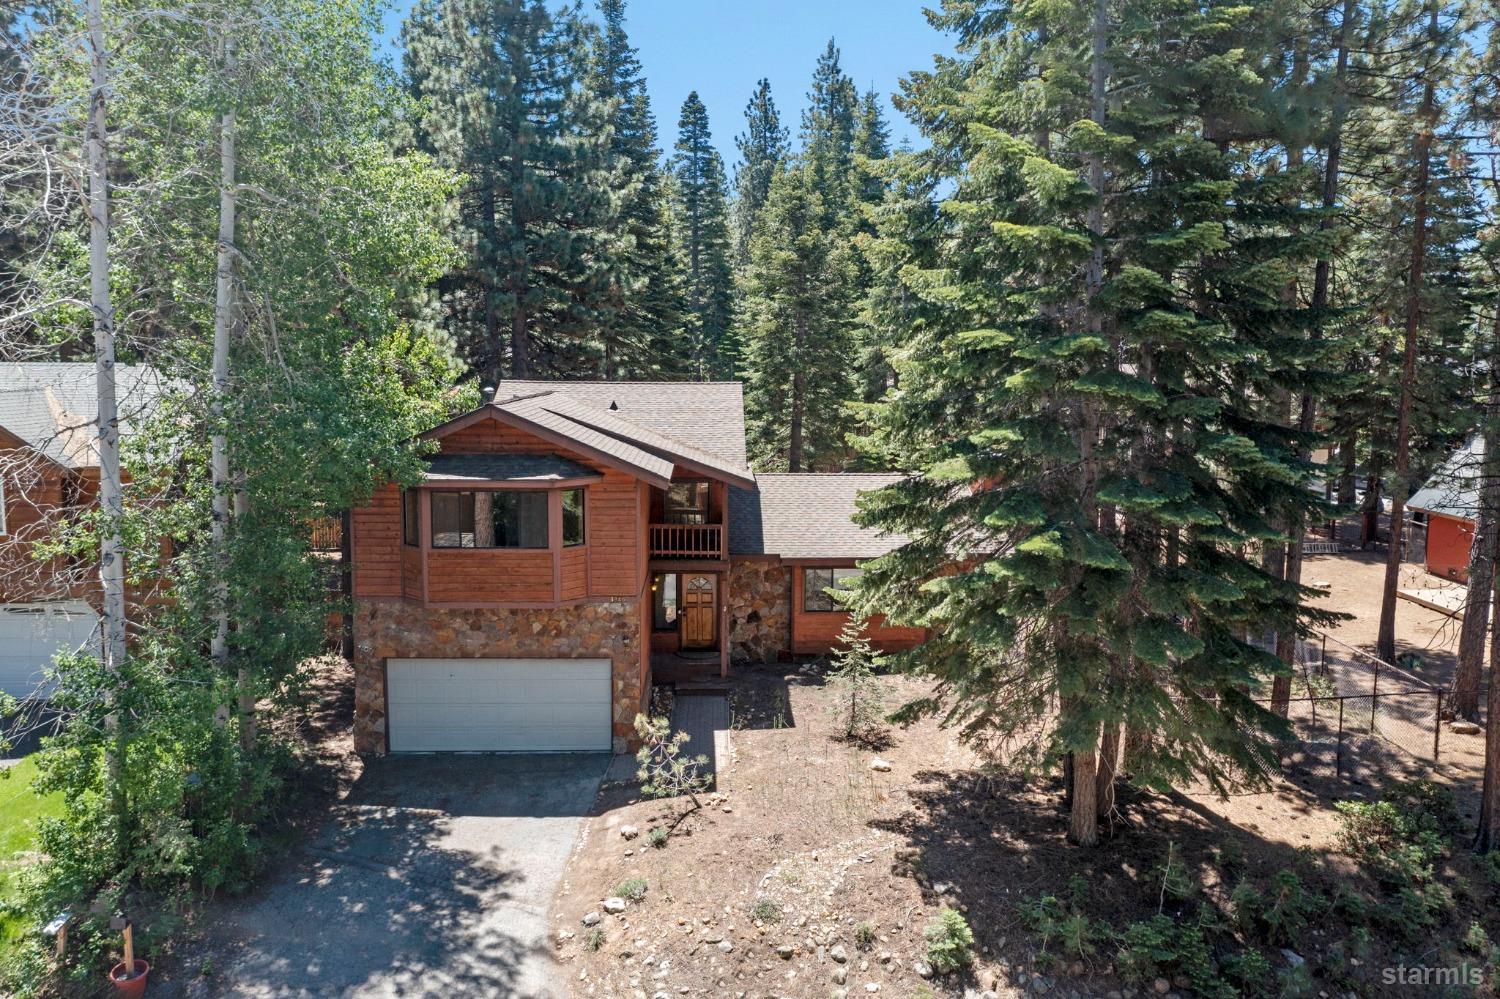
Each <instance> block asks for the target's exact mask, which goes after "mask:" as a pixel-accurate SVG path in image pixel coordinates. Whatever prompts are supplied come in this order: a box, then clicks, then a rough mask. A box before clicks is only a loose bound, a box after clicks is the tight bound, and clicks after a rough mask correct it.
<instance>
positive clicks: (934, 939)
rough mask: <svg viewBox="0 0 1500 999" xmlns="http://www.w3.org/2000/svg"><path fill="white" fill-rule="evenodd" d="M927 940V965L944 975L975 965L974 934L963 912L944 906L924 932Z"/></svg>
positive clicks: (923, 935) (923, 934)
mask: <svg viewBox="0 0 1500 999" xmlns="http://www.w3.org/2000/svg"><path fill="white" fill-rule="evenodd" d="M922 937H923V939H925V940H926V941H927V963H928V964H930V965H932V968H933V970H934V971H936V972H937V973H938V974H940V975H947V974H951V973H953V972H955V971H958V970H960V969H962V968H967V967H968V966H969V965H971V964H973V963H974V932H973V931H972V930H970V929H969V923H968V921H967V920H965V919H964V917H963V913H961V912H959V911H958V910H957V909H950V908H948V907H947V906H943V908H942V909H940V910H938V914H937V915H936V916H934V917H933V919H932V921H931V922H929V923H928V924H927V926H926V927H924V928H923V930H922Z"/></svg>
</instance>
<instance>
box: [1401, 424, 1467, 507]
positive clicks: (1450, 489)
mask: <svg viewBox="0 0 1500 999" xmlns="http://www.w3.org/2000/svg"><path fill="white" fill-rule="evenodd" d="M1482 464H1484V437H1483V436H1481V435H1479V434H1475V435H1474V436H1473V437H1471V438H1469V442H1468V443H1467V444H1465V445H1464V446H1463V447H1461V448H1459V449H1458V450H1457V451H1454V452H1453V453H1452V454H1450V455H1449V456H1448V460H1447V461H1445V462H1443V463H1442V465H1440V466H1438V469H1437V471H1435V472H1433V473H1432V477H1431V478H1429V479H1428V480H1427V484H1426V485H1424V486H1423V487H1422V488H1421V489H1418V490H1417V491H1416V492H1415V493H1413V494H1412V497H1411V499H1409V500H1407V501H1406V507H1407V509H1408V510H1420V511H1422V512H1423V513H1436V514H1439V515H1441V516H1445V517H1457V518H1459V519H1461V520H1474V519H1475V518H1476V517H1478V515H1479V513H1478V511H1479V477H1480V471H1481V469H1480V466H1481V465H1482Z"/></svg>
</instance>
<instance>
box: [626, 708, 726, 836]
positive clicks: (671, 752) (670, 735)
mask: <svg viewBox="0 0 1500 999" xmlns="http://www.w3.org/2000/svg"><path fill="white" fill-rule="evenodd" d="M635 734H636V735H637V736H639V737H640V740H641V748H640V751H639V752H638V753H636V754H635V762H636V765H637V766H636V773H635V776H636V780H638V781H640V782H641V793H642V794H645V795H648V796H650V797H652V798H680V797H683V796H686V797H687V798H688V799H689V800H690V801H692V803H693V807H692V808H689V809H688V810H687V811H685V812H683V813H682V814H681V815H679V816H677V817H676V818H675V819H673V820H672V822H671V823H670V824H669V825H667V826H664V827H658V828H660V829H661V830H662V837H663V839H662V842H661V843H660V844H657V843H656V842H655V840H654V838H653V840H652V845H662V846H664V845H666V839H665V837H667V836H670V835H671V834H672V830H674V829H676V828H677V826H678V825H679V824H680V823H681V822H682V820H683V819H685V818H687V817H688V816H689V815H692V814H693V813H694V812H696V811H698V810H699V809H701V808H702V807H703V801H702V800H701V799H700V798H699V797H698V795H700V794H702V793H703V792H704V791H706V790H707V789H708V783H709V776H708V773H707V769H708V757H707V756H704V755H703V754H701V753H700V754H699V755H697V756H687V755H685V754H684V753H683V746H685V745H687V742H688V739H689V738H690V737H689V735H688V734H687V733H686V732H673V731H672V723H671V721H669V720H668V719H667V718H666V717H652V716H650V715H644V714H638V715H636V716H635ZM651 835H652V836H653V837H655V835H656V834H655V833H654V832H653V833H652V834H651Z"/></svg>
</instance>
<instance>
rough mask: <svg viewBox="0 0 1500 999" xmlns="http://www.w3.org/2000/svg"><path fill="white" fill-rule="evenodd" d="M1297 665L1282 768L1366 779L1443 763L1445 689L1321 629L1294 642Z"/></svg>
mask: <svg viewBox="0 0 1500 999" xmlns="http://www.w3.org/2000/svg"><path fill="white" fill-rule="evenodd" d="M1256 644H1258V645H1261V646H1262V647H1266V648H1271V649H1274V647H1275V643H1274V640H1272V641H1271V642H1269V643H1266V642H1257V643H1256ZM1293 668H1294V670H1295V673H1294V676H1293V678H1292V696H1291V699H1290V700H1289V702H1288V703H1287V716H1286V717H1287V721H1288V722H1289V723H1290V724H1291V726H1292V732H1293V739H1292V740H1291V743H1290V744H1289V745H1288V746H1287V748H1286V750H1285V752H1284V755H1283V765H1284V766H1285V767H1287V768H1289V769H1294V770H1298V771H1303V772H1308V773H1312V774H1316V775H1319V776H1331V777H1335V778H1339V779H1352V780H1355V781H1361V782H1364V781H1370V780H1374V779H1377V778H1383V777H1385V778H1388V777H1396V776H1409V775H1412V774H1414V773H1418V772H1421V771H1423V770H1425V769H1426V768H1427V767H1429V766H1432V765H1434V764H1436V763H1438V762H1439V760H1440V759H1441V754H1442V716H1443V698H1444V696H1445V693H1446V692H1445V691H1444V690H1443V689H1442V688H1440V687H1434V686H1432V685H1431V684H1429V683H1427V682H1426V681H1424V680H1422V679H1420V678H1418V677H1416V676H1413V675H1412V674H1411V673H1409V672H1407V671H1406V670H1404V669H1402V668H1400V667H1399V666H1395V665H1393V664H1391V663H1388V662H1385V661H1384V660H1381V659H1378V658H1376V657H1375V656H1372V655H1370V654H1369V653H1368V652H1365V651H1364V650H1362V649H1357V648H1354V647H1353V646H1351V645H1346V644H1345V643H1343V642H1341V641H1339V640H1338V639H1336V638H1334V637H1332V636H1331V635H1327V634H1324V633H1322V632H1315V633H1314V634H1313V636H1312V637H1311V638H1310V639H1301V640H1299V641H1298V642H1297V646H1296V651H1295V655H1294V663H1293ZM1262 703H1266V704H1268V705H1269V704H1270V699H1269V698H1265V699H1262Z"/></svg>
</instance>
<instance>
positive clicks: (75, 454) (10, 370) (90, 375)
mask: <svg viewBox="0 0 1500 999" xmlns="http://www.w3.org/2000/svg"><path fill="white" fill-rule="evenodd" d="M95 377H96V373H95V367H94V364H93V363H92V362H79V361H56V362H54V361H9V362H0V427H4V428H5V429H6V430H8V431H9V432H10V433H11V434H13V435H14V436H15V437H17V438H18V439H20V440H21V441H23V442H24V443H25V444H26V445H27V446H28V447H30V448H32V449H33V450H35V451H37V452H38V453H39V454H42V455H44V456H46V457H47V458H49V459H51V460H52V461H54V462H56V463H58V464H59V465H62V466H64V467H66V468H94V467H97V466H98V464H99V455H98V443H97V438H98V429H97V420H98V413H99V408H98V396H97V387H96V384H95ZM115 379H116V394H117V397H118V406H119V414H120V433H121V436H126V437H128V436H129V435H130V434H131V433H133V432H134V430H135V428H136V427H137V426H138V425H139V424H140V423H141V422H142V421H143V420H145V419H146V418H148V417H149V416H150V414H151V413H152V412H153V411H154V410H155V408H156V406H157V404H158V403H159V402H160V401H161V398H162V396H164V395H165V394H166V391H167V382H166V380H165V379H164V378H162V377H161V375H159V374H158V373H157V372H156V371H155V370H154V369H152V368H150V367H148V366H146V365H143V364H119V365H116V366H115Z"/></svg>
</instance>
